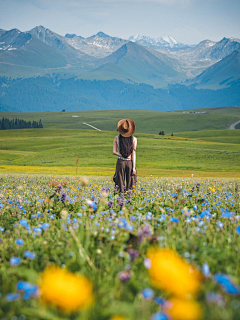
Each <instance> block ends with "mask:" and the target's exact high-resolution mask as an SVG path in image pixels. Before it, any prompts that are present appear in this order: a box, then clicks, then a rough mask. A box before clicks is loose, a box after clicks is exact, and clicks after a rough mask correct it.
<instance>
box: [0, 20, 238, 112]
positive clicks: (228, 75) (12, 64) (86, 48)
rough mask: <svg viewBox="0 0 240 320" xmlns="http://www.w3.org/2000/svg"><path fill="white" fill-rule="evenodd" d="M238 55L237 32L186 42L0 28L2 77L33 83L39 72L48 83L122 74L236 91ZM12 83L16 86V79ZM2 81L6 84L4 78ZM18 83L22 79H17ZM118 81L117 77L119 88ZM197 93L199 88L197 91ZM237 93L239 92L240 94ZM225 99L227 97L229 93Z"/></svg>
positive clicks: (157, 84)
mask: <svg viewBox="0 0 240 320" xmlns="http://www.w3.org/2000/svg"><path fill="white" fill-rule="evenodd" d="M239 55H240V40H239V39H235V38H223V39H222V40H221V41H219V42H214V41H211V40H204V41H202V42H200V43H199V44H197V45H187V44H183V43H180V42H178V41H177V40H175V39H174V38H172V37H170V36H167V37H159V38H157V39H154V38H151V37H148V36H139V35H136V36H131V37H130V38H129V39H121V38H118V37H111V36H109V35H107V34H105V33H103V32H98V33H97V34H96V35H93V36H91V37H87V38H84V37H82V36H80V35H76V34H68V33H67V34H66V35H65V36H62V35H59V34H57V33H55V32H53V31H51V30H49V29H47V28H45V27H43V26H38V27H35V28H33V29H31V30H30V31H27V32H21V31H20V30H18V29H12V30H3V29H0V77H4V78H2V79H6V78H9V77H11V78H12V79H16V78H18V79H21V80H23V79H26V78H28V79H29V80H28V81H32V83H36V81H35V80H34V79H35V78H36V77H43V78H44V81H43V82H44V83H46V81H47V80H46V79H48V78H49V79H53V78H54V79H56V78H57V79H75V80H80V79H82V80H84V81H87V82H86V83H87V84H88V86H89V84H90V83H93V82H94V81H103V82H104V81H105V82H106V81H115V80H118V81H120V82H123V83H126V85H127V86H131V85H132V86H136V85H137V86H138V85H139V84H146V85H148V86H152V87H153V89H156V90H157V89H158V88H162V89H164V90H165V91H166V92H169V90H172V88H173V86H174V85H175V86H176V88H177V89H176V90H177V91H176V92H179V90H180V91H181V90H185V89H184V88H185V87H191V88H196V89H204V90H207V89H208V90H209V89H210V90H217V91H218V90H220V89H227V88H231V94H233V92H234V90H237V88H238V85H239V84H240V58H239ZM2 81H3V80H2ZM51 81H52V80H51ZM89 81H90V82H89ZM7 83H8V85H10V86H11V81H10V82H9V81H8V82H7ZM12 83H13V82H12ZM17 83H19V82H17ZM39 83H40V82H39ZM108 84H109V82H108ZM116 84H117V85H116ZM0 85H1V84H0ZM2 85H4V86H5V85H7V84H6V81H5V80H4V81H3V82H2ZM14 85H15V86H16V85H18V84H16V83H15V82H14ZM118 85H119V83H118V82H114V88H117V86H118ZM94 86H95V85H93V87H94ZM169 86H170V87H169ZM101 88H102V87H101ZM146 88H148V89H146ZM146 88H145V89H144V90H145V91H144V92H145V94H147V95H148V93H149V92H150V91H151V90H150V89H149V87H146ZM170 88H171V89H170ZM35 90H38V87H35ZM54 90H55V89H53V91H52V93H51V94H54V92H55V91H54ZM124 90H126V88H125V89H124ZM149 90H150V91H149ZM10 91H11V90H10ZM10 91H9V94H10ZM90 91H91V90H89V91H88V92H89V93H90ZM130 91H131V92H133V91H132V90H130ZM148 91H149V92H148ZM202 91H203V90H202ZM202 91H201V92H202ZM134 92H135V91H134ZM147 92H148V93H147ZM189 92H191V94H193V91H191V90H190V91H189ZM224 92H226V91H224ZM196 93H197V92H195V91H194V96H196ZM5 94H6V92H5ZM149 94H150V93H149ZM158 94H159V92H158ZM158 94H157V96H158ZM162 94H163V91H162ZM150 96H151V98H149V99H152V98H153V96H154V94H153V93H152V91H151V94H150ZM197 96H198V95H197ZM220 96H221V97H222V93H221V94H220ZM237 96H238V93H236V96H235V98H236V97H237ZM235 98H234V99H235ZM164 99H165V98H164ZM90 100H91V99H90ZM90 100H89V101H90ZM167 100H168V99H167ZM223 100H224V99H223ZM7 101H10V100H8V99H7ZM7 101H6V100H5V98H3V96H1V97H0V111H1V105H4V106H5V107H4V108H5V109H6V108H8V109H9V106H10V104H11V103H10V102H7ZM218 101H219V100H218ZM224 101H225V102H224V103H227V99H225V100H224ZM233 101H234V102H235V103H236V102H237V101H238V100H236V99H235V100H233ZM9 103H10V104H9ZM168 104H169V105H168ZM239 104H240V101H239ZM149 105H150V104H149ZM167 105H168V106H167V107H166V106H165V107H166V108H167V109H171V105H172V108H176V106H177V105H178V106H179V107H180V108H182V107H183V104H182V103H179V104H178V102H176V101H175V102H174V103H173V100H172V99H170V100H169V103H167ZM173 105H174V106H173ZM146 107H147V106H146ZM154 108H156V107H154ZM159 108H161V106H160V107H159Z"/></svg>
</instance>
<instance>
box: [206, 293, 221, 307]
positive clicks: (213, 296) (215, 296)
mask: <svg viewBox="0 0 240 320" xmlns="http://www.w3.org/2000/svg"><path fill="white" fill-rule="evenodd" d="M206 297H207V301H208V302H216V303H217V304H218V305H220V306H223V305H224V304H225V302H224V299H223V297H222V296H221V295H220V294H219V293H214V292H209V293H208V294H207V296H206Z"/></svg>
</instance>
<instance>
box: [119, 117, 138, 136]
mask: <svg viewBox="0 0 240 320" xmlns="http://www.w3.org/2000/svg"><path fill="white" fill-rule="evenodd" d="M118 131H119V133H120V134H121V135H122V136H123V137H130V136H132V135H133V133H134V131H135V123H134V121H133V120H132V119H122V120H120V121H119V122H118Z"/></svg>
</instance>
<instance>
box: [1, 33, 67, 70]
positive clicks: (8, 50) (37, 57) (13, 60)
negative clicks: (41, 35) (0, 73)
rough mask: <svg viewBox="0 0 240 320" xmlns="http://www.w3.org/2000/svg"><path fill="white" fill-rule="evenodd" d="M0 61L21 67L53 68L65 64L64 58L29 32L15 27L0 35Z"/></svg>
mask: <svg viewBox="0 0 240 320" xmlns="http://www.w3.org/2000/svg"><path fill="white" fill-rule="evenodd" d="M0 49H1V50H0V62H1V63H2V64H5V65H11V64H12V65H18V66H23V67H37V68H55V67H62V66H65V65H66V59H65V58H64V57H63V56H62V55H60V54H59V53H57V52H56V51H55V50H53V49H52V48H51V47H49V46H48V45H46V44H45V43H43V42H42V41H40V40H38V39H35V38H33V37H32V36H31V34H29V33H26V32H20V31H19V30H17V29H13V30H10V31H6V32H4V33H2V34H1V35H0Z"/></svg>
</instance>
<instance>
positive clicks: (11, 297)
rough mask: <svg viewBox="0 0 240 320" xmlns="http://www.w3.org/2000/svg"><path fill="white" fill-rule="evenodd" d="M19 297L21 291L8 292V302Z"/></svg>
mask: <svg viewBox="0 0 240 320" xmlns="http://www.w3.org/2000/svg"><path fill="white" fill-rule="evenodd" d="M19 298H20V295H19V293H8V294H7V295H6V300H7V301H8V302H11V301H15V300H18V299H19Z"/></svg>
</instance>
